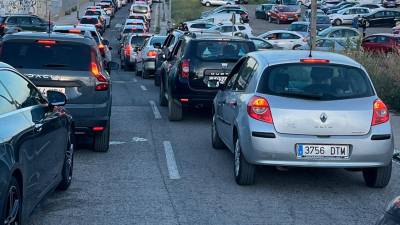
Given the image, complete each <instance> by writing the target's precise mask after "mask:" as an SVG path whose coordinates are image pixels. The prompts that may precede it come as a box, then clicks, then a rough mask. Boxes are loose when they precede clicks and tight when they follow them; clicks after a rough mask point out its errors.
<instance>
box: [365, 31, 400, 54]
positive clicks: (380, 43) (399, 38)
mask: <svg viewBox="0 0 400 225" xmlns="http://www.w3.org/2000/svg"><path fill="white" fill-rule="evenodd" d="M361 46H362V47H363V49H364V51H367V52H382V53H397V54H399V53H400V35H397V34H389V33H388V34H373V35H370V36H367V37H365V38H364V39H363V41H362V44H361Z"/></svg>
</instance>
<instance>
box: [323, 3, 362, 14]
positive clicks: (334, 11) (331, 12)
mask: <svg viewBox="0 0 400 225" xmlns="http://www.w3.org/2000/svg"><path fill="white" fill-rule="evenodd" d="M339 5H340V7H334V8H330V9H329V10H328V11H326V12H325V13H326V14H334V13H337V12H339V11H340V10H342V9H347V8H350V7H353V6H355V5H357V3H355V2H346V3H343V4H341V3H340V4H338V6H339Z"/></svg>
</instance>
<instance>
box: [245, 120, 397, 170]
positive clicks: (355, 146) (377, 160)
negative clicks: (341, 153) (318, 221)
mask: <svg viewBox="0 0 400 225" xmlns="http://www.w3.org/2000/svg"><path fill="white" fill-rule="evenodd" d="M260 123H262V122H260V121H254V120H252V119H251V121H249V125H250V126H249V127H250V129H249V128H247V127H246V126H243V127H244V128H243V129H241V130H242V131H243V133H241V134H239V137H240V141H241V143H242V146H241V147H242V150H243V154H244V156H245V158H246V160H247V161H249V162H250V163H253V164H258V165H276V166H296V167H326V168H365V167H380V166H385V165H388V164H389V163H390V161H391V160H392V156H393V151H394V145H393V135H392V134H391V129H390V124H389V123H386V124H382V125H378V126H376V127H373V128H372V129H371V131H370V133H369V134H366V135H360V136H331V137H328V138H321V137H317V136H312V135H290V134H280V133H277V132H276V131H275V129H274V128H273V126H271V129H270V130H269V131H267V132H266V131H265V129H263V130H260V129H259V128H260V127H265V123H264V124H262V125H261V126H260ZM269 126H270V125H269ZM257 128H258V129H257ZM254 132H261V133H262V134H265V135H259V134H258V135H255V134H254ZM266 134H270V135H266ZM272 134H273V135H272ZM378 134H389V135H390V137H389V138H388V139H384V140H371V138H372V136H373V135H378ZM260 136H263V137H260ZM271 136H275V137H271ZM296 144H344V145H349V146H350V156H349V158H348V159H340V158H336V159H332V158H324V159H298V158H297V154H296Z"/></svg>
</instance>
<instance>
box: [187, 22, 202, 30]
mask: <svg viewBox="0 0 400 225" xmlns="http://www.w3.org/2000/svg"><path fill="white" fill-rule="evenodd" d="M190 28H198V29H204V28H205V24H204V23H195V24H192V26H190Z"/></svg>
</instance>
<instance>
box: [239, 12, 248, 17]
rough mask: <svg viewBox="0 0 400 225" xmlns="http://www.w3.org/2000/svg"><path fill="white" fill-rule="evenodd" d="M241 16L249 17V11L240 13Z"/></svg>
mask: <svg viewBox="0 0 400 225" xmlns="http://www.w3.org/2000/svg"><path fill="white" fill-rule="evenodd" d="M240 16H241V17H247V16H248V15H247V13H240Z"/></svg>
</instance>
